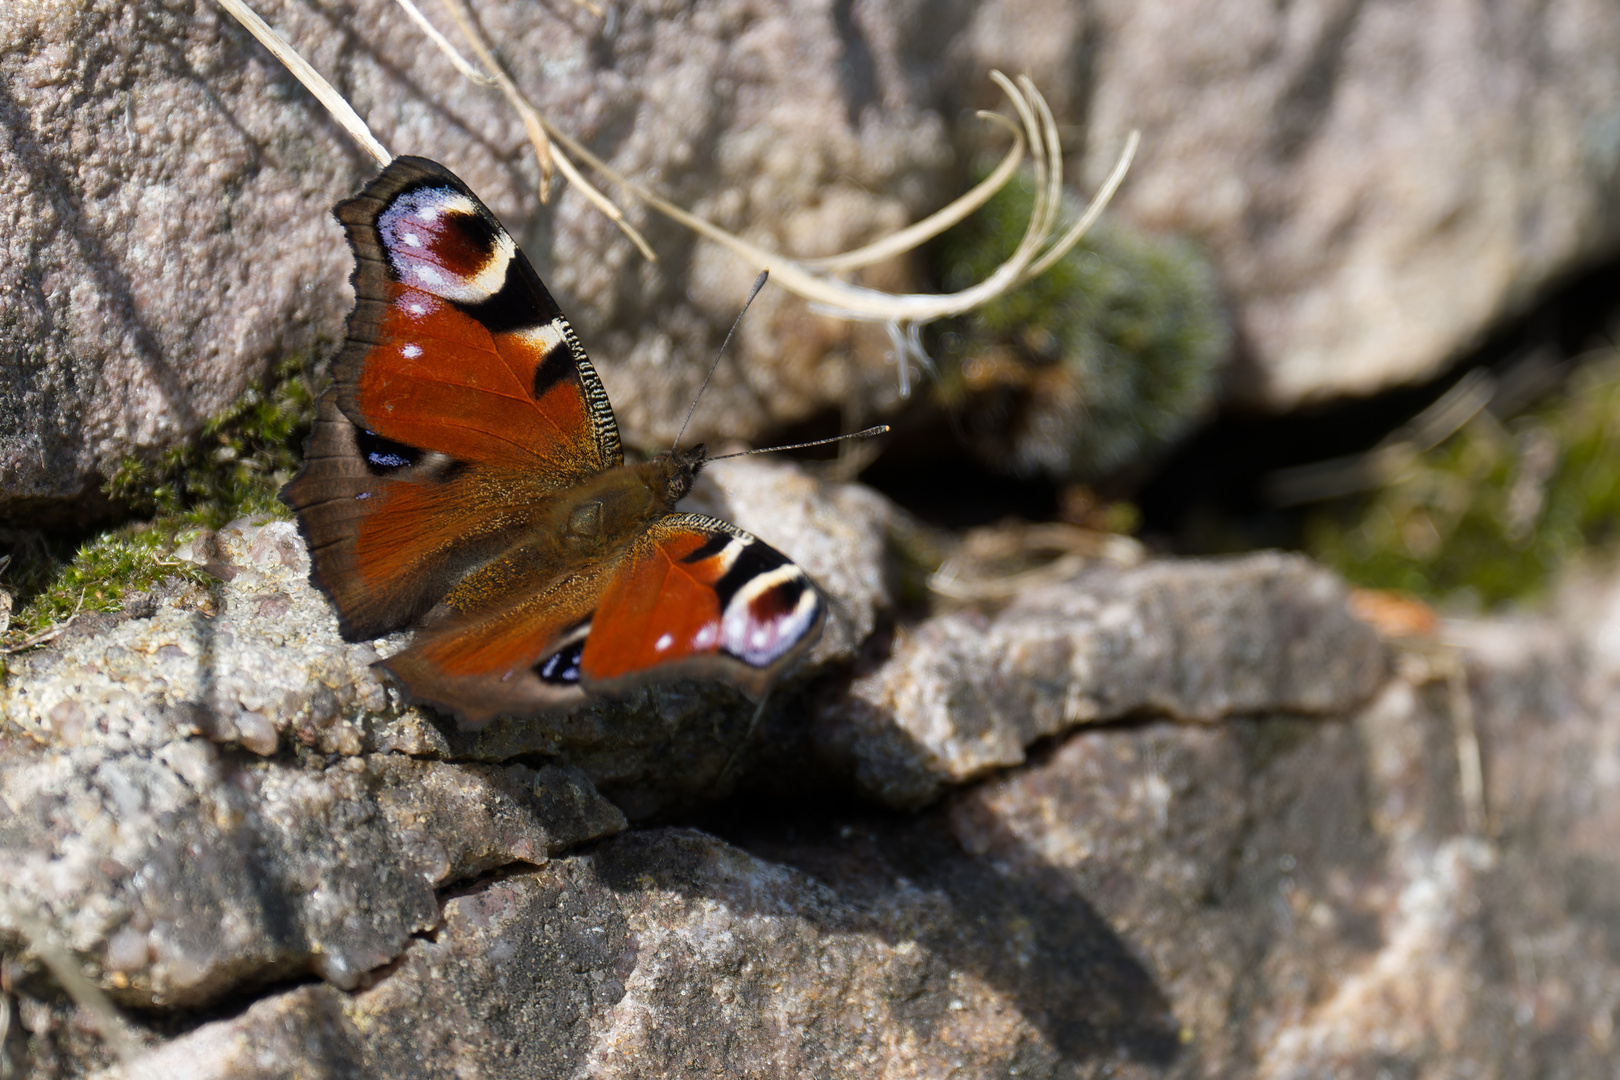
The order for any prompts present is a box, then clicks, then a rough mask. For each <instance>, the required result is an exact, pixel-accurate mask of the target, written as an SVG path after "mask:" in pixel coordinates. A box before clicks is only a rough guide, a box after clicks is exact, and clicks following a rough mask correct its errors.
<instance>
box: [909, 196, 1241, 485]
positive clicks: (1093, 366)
mask: <svg viewBox="0 0 1620 1080" xmlns="http://www.w3.org/2000/svg"><path fill="white" fill-rule="evenodd" d="M1033 202H1034V198H1033V195H1032V194H1031V192H1030V190H1028V188H1027V184H1024V183H1020V182H1019V181H1017V180H1015V181H1014V182H1013V183H1011V184H1009V185H1008V186H1007V187H1006V188H1004V189H1003V190H1002V191H1001V192H1000V193H999V194H998V195H997V196H996V197H995V198H993V199H992V200H991V201H990V202H989V203H988V204H987V205H986V206H985V208H984V209H983V210H981V211H980V212H979V213H978V214H976V215H974V217H973V218H972V219H970V220H969V221H968V222H965V223H963V224H962V225H960V226H958V227H957V228H955V229H953V230H951V231H950V232H949V233H947V234H946V235H945V236H944V237H942V238H941V242H940V244H939V245H938V246H937V253H936V256H937V265H938V268H939V272H940V276H941V278H942V280H943V281H944V283H945V285H946V287H947V288H949V289H952V290H955V289H961V288H965V287H967V286H969V285H971V284H973V283H974V282H977V281H980V280H983V279H984V278H985V277H986V276H988V275H989V274H990V273H991V272H992V271H993V270H994V269H995V268H996V266H997V265H999V264H1000V263H1001V262H1002V261H1003V260H1005V259H1006V258H1007V256H1008V255H1010V254H1011V253H1012V250H1013V248H1014V247H1015V245H1016V244H1017V242H1018V240H1019V238H1020V237H1021V236H1022V234H1023V230H1024V225H1025V222H1027V221H1028V219H1029V214H1030V211H1031V209H1032V207H1033ZM1071 209H1072V208H1071ZM1231 342H1232V333H1231V325H1230V320H1229V318H1228V316H1227V313H1226V310H1225V307H1224V305H1223V304H1222V302H1221V299H1220V295H1219V290H1218V289H1217V286H1216V282H1215V275H1214V272H1213V270H1212V268H1211V267H1210V264H1209V262H1208V260H1207V259H1206V258H1205V257H1204V256H1203V254H1202V253H1201V252H1200V251H1199V249H1198V248H1197V247H1196V246H1195V245H1194V244H1192V243H1190V242H1188V241H1186V240H1180V239H1169V238H1159V237H1153V236H1148V235H1145V234H1142V233H1138V232H1135V231H1133V230H1131V229H1129V228H1128V227H1126V226H1124V225H1122V224H1118V223H1108V222H1103V223H1099V225H1098V226H1097V227H1095V228H1094V229H1093V230H1092V231H1091V232H1090V233H1089V234H1088V235H1087V236H1086V237H1085V238H1084V239H1083V240H1082V241H1081V242H1080V243H1079V244H1078V245H1077V246H1076V247H1075V248H1074V250H1072V251H1070V252H1069V253H1068V254H1067V255H1065V256H1064V257H1063V258H1062V259H1060V260H1059V261H1058V262H1057V263H1056V264H1055V265H1053V266H1052V268H1051V269H1049V270H1048V271H1047V272H1046V273H1044V274H1042V275H1041V276H1040V277H1038V278H1036V279H1035V280H1033V281H1031V282H1029V283H1028V284H1026V285H1024V286H1022V287H1021V288H1019V289H1017V290H1016V291H1014V292H1012V293H1010V294H1008V295H1006V296H1003V297H1001V298H999V299H997V300H994V301H992V302H991V303H989V304H987V305H985V306H984V307H983V308H981V309H979V310H978V311H976V312H974V313H973V314H972V315H970V316H967V317H965V318H964V319H962V320H960V321H959V324H958V326H957V327H956V330H955V332H954V333H950V334H947V335H946V336H945V338H944V340H943V342H942V346H943V347H942V349H941V352H942V353H943V356H942V370H941V380H940V384H939V385H940V391H939V392H940V397H941V399H942V401H943V402H944V403H945V404H946V405H947V406H948V407H949V408H951V409H952V410H954V411H955V412H956V413H957V414H958V416H959V418H961V419H962V420H963V428H964V430H965V431H966V432H967V434H968V436H969V440H970V442H971V443H972V444H973V445H974V447H975V449H976V450H977V451H978V453H979V454H980V456H982V457H984V458H985V459H986V460H987V461H988V462H989V463H991V464H992V465H994V466H996V467H999V468H1005V469H1007V470H1008V471H1011V472H1016V473H1021V474H1026V475H1028V474H1032V473H1036V472H1045V473H1047V474H1049V475H1051V476H1053V477H1056V478H1058V479H1060V480H1068V481H1084V480H1091V479H1096V478H1100V477H1106V476H1109V475H1112V474H1116V473H1118V472H1119V471H1121V470H1122V469H1125V468H1128V467H1130V466H1133V465H1136V464H1137V463H1139V462H1143V461H1146V460H1149V459H1151V458H1152V457H1153V456H1154V455H1155V454H1156V453H1157V452H1159V451H1160V450H1162V449H1163V448H1164V447H1165V446H1167V445H1168V444H1170V443H1171V442H1173V441H1174V440H1175V439H1177V438H1178V437H1179V436H1181V435H1182V434H1183V433H1184V432H1185V431H1186V430H1187V429H1188V428H1189V427H1190V426H1191V425H1192V424H1193V423H1194V422H1195V421H1196V420H1197V419H1198V418H1199V417H1200V416H1202V415H1203V414H1204V413H1205V412H1206V410H1208V409H1209V408H1210V406H1211V405H1212V404H1213V401H1214V394H1215V388H1216V376H1217V373H1218V369H1219V367H1220V365H1221V364H1222V363H1223V362H1224V361H1225V359H1226V358H1227V356H1228V353H1229V351H1230V348H1231Z"/></svg>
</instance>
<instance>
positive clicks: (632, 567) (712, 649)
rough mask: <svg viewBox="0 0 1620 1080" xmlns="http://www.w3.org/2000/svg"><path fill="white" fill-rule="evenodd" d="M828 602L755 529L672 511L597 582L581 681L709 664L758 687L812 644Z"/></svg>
mask: <svg viewBox="0 0 1620 1080" xmlns="http://www.w3.org/2000/svg"><path fill="white" fill-rule="evenodd" d="M824 614H825V603H824V602H823V600H822V598H821V594H820V592H819V591H818V590H817V589H816V587H815V585H814V584H812V583H811V581H810V579H809V577H808V576H807V575H806V574H805V572H804V571H803V570H802V569H800V568H799V566H798V565H797V564H795V563H794V562H793V561H792V560H790V559H789V558H788V557H787V556H785V555H783V554H782V553H781V552H779V551H777V550H776V549H775V548H773V547H771V546H770V545H768V544H766V543H764V542H763V541H761V540H759V539H758V538H756V537H754V536H751V535H749V534H748V533H745V532H743V531H742V530H741V529H737V528H735V527H733V526H730V525H727V524H725V523H724V522H721V521H716V520H715V519H713V518H707V517H703V516H701V515H698V514H671V515H669V516H668V517H665V518H664V519H663V520H662V521H660V522H658V523H657V524H655V525H654V526H653V527H652V528H651V529H650V530H649V532H648V535H647V536H646V538H645V539H644V540H642V541H641V542H639V543H638V544H637V545H636V546H635V548H633V549H632V550H631V552H630V553H629V555H627V556H626V557H625V559H624V561H623V562H621V563H620V564H619V568H618V572H617V573H615V574H614V575H613V578H612V579H611V580H610V581H609V582H608V584H607V587H606V589H604V590H603V593H602V599H601V603H600V604H599V605H598V607H597V611H596V616H595V618H594V619H593V620H592V623H591V632H590V636H589V637H587V638H586V640H585V645H584V649H583V651H582V655H581V657H580V672H581V677H582V678H583V680H584V681H585V682H586V684H587V685H590V684H601V683H612V682H614V681H618V680H630V679H634V678H636V677H638V676H641V675H642V674H645V673H654V674H657V673H659V672H658V669H660V668H664V667H666V666H668V665H686V666H688V667H691V668H693V669H694V670H695V671H698V672H703V671H715V672H723V673H724V674H726V675H728V676H730V677H732V678H734V679H736V680H737V681H738V682H739V683H741V684H742V685H743V686H744V687H746V688H748V689H750V690H753V691H754V692H755V693H761V692H763V689H764V687H765V686H766V685H767V684H768V683H769V681H770V679H771V677H772V676H773V675H774V674H775V672H776V671H777V670H779V669H780V668H781V667H782V666H784V665H785V664H786V663H787V662H788V661H790V660H791V659H792V658H794V657H795V656H797V655H799V653H801V652H802V651H803V650H804V649H806V648H808V647H809V646H810V645H811V644H812V643H813V642H814V641H815V639H816V637H817V635H818V634H819V633H820V630H821V622H822V618H823V616H824Z"/></svg>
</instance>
